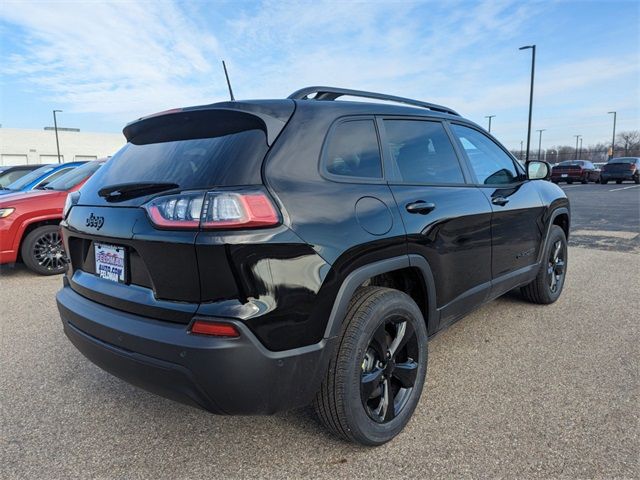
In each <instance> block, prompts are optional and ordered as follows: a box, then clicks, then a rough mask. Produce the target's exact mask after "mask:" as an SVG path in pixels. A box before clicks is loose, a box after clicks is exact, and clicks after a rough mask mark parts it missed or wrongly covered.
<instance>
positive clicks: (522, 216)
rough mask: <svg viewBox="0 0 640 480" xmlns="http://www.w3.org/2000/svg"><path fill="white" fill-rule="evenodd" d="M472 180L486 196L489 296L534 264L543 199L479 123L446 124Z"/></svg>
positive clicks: (527, 272) (503, 289)
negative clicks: (488, 210)
mask: <svg viewBox="0 0 640 480" xmlns="http://www.w3.org/2000/svg"><path fill="white" fill-rule="evenodd" d="M451 130H452V132H453V134H454V136H455V138H456V140H457V141H458V144H459V146H460V148H461V149H462V150H463V152H464V154H465V156H466V158H467V161H468V164H469V168H470V170H471V172H472V174H473V176H474V181H475V183H476V185H477V187H478V190H479V191H481V192H482V193H483V194H484V195H485V196H486V198H487V199H488V200H489V201H490V202H491V208H492V210H493V216H492V220H491V231H492V249H491V256H492V259H491V271H492V278H493V283H494V285H493V288H492V296H497V295H500V294H501V293H504V292H506V291H508V290H510V289H511V288H513V286H515V285H517V284H519V283H520V282H521V281H522V279H523V278H525V279H526V278H528V276H529V275H530V274H531V273H532V272H533V271H534V270H535V266H536V264H537V257H538V249H539V248H540V245H541V241H542V232H543V225H544V224H543V219H542V216H543V213H544V212H543V205H542V200H541V199H540V195H539V194H538V191H537V189H536V187H535V184H534V182H530V181H528V180H526V176H525V172H524V170H523V169H521V168H520V166H519V165H517V164H516V162H515V161H514V160H513V159H512V158H511V156H510V155H509V154H507V152H506V151H505V150H504V149H503V148H502V147H501V146H499V145H498V144H497V143H496V142H495V141H494V140H493V139H492V138H490V137H489V136H487V135H486V134H485V133H483V132H482V131H480V130H479V129H477V128H475V127H472V126H469V125H462V124H455V123H454V124H452V125H451Z"/></svg>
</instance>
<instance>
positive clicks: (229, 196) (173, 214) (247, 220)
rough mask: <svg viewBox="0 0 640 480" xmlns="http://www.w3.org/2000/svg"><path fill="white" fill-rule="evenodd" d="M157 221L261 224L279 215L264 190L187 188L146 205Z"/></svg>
mask: <svg viewBox="0 0 640 480" xmlns="http://www.w3.org/2000/svg"><path fill="white" fill-rule="evenodd" d="M145 209H146V210H147V213H148V214H149V218H150V219H151V221H152V222H153V224H154V225H156V226H157V227H160V228H168V229H197V228H202V229H221V228H224V229H229V228H259V227H269V226H273V225H278V223H280V218H279V216H278V212H277V210H276V208H275V206H274V205H273V202H272V201H271V199H270V198H269V197H268V196H267V194H266V193H265V192H264V191H262V190H251V191H227V190H219V191H212V192H184V193H179V194H176V195H166V196H161V197H157V198H154V199H153V200H151V201H150V202H149V203H147V204H146V205H145Z"/></svg>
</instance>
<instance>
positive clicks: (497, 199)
mask: <svg viewBox="0 0 640 480" xmlns="http://www.w3.org/2000/svg"><path fill="white" fill-rule="evenodd" d="M491 203H493V204H494V205H500V206H501V207H503V206H505V205H506V204H507V203H509V199H508V198H504V197H493V198H492V199H491Z"/></svg>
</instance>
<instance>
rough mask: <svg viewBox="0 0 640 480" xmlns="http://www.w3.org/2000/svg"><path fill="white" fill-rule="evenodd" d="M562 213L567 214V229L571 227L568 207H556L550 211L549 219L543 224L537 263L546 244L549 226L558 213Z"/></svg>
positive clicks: (540, 259) (549, 230)
mask: <svg viewBox="0 0 640 480" xmlns="http://www.w3.org/2000/svg"><path fill="white" fill-rule="evenodd" d="M563 214H564V215H566V216H567V230H569V229H570V228H571V212H570V211H569V208H567V207H558V208H556V209H554V210H553V211H552V212H551V214H550V215H549V219H548V220H547V224H546V226H545V229H546V232H545V234H544V242H543V243H542V245H541V246H540V248H539V251H538V263H540V262H541V261H542V254H543V252H544V247H545V245H546V244H547V240H548V239H549V233H550V232H551V226H552V225H554V223H553V222H554V221H555V219H556V218H558V217H559V216H560V215H563ZM567 240H569V235H568V234H567Z"/></svg>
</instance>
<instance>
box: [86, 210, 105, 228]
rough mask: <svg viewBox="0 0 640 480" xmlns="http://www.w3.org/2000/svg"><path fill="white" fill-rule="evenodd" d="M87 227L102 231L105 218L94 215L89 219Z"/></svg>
mask: <svg viewBox="0 0 640 480" xmlns="http://www.w3.org/2000/svg"><path fill="white" fill-rule="evenodd" d="M86 225H87V227H93V228H95V229H96V230H100V229H101V228H102V225H104V217H96V216H95V215H94V214H93V213H91V215H89V216H88V217H87V223H86Z"/></svg>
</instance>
